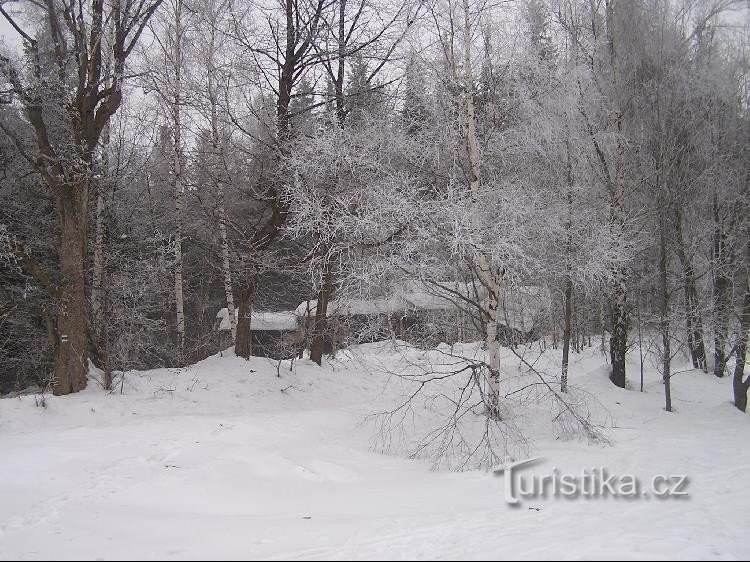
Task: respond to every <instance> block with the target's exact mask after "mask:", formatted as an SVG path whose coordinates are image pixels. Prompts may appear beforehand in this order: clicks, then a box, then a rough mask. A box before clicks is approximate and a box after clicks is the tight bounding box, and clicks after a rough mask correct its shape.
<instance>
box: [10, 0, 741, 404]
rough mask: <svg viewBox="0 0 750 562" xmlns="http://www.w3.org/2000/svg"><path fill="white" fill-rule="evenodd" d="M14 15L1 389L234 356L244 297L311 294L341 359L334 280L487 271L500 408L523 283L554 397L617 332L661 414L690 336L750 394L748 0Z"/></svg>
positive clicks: (627, 380) (622, 365)
mask: <svg viewBox="0 0 750 562" xmlns="http://www.w3.org/2000/svg"><path fill="white" fill-rule="evenodd" d="M0 13H1V14H2V19H3V20H4V23H5V24H6V25H5V26H4V27H3V29H5V30H6V31H5V43H4V44H3V45H2V48H1V50H0V53H1V54H0V74H1V75H2V86H0V88H1V89H2V96H1V98H2V99H0V101H1V102H2V104H1V105H0V159H1V162H2V163H1V165H2V175H1V176H0V200H1V201H2V204H1V205H0V392H10V391H14V390H22V389H25V388H27V387H30V386H36V387H37V388H41V389H43V390H48V391H51V392H54V393H55V394H57V395H61V394H68V393H72V392H77V391H80V390H82V389H83V388H84V387H85V386H86V385H87V372H88V370H89V362H91V363H93V364H94V365H96V366H97V367H99V368H101V369H102V370H103V372H104V373H105V376H104V380H101V381H98V382H99V383H100V384H101V385H102V387H103V389H109V388H111V387H112V385H113V380H114V381H116V377H118V376H119V375H120V374H121V373H122V372H124V371H127V370H129V369H147V368H153V367H158V366H182V365H187V364H190V363H192V362H195V361H197V360H199V359H202V358H205V357H207V356H209V355H211V354H214V353H217V352H218V351H219V350H220V348H221V341H220V338H219V334H218V333H217V331H216V329H215V319H216V313H217V311H219V310H220V309H221V308H228V310H229V319H230V322H231V334H232V338H233V339H234V345H235V351H236V353H237V355H239V356H243V357H247V356H249V355H250V354H251V353H252V348H251V347H252V346H251V345H250V342H251V338H250V330H251V326H250V320H251V315H250V312H251V311H252V310H268V311H273V310H289V309H293V308H294V307H296V306H297V305H298V304H299V303H300V302H301V301H305V300H313V299H314V300H316V301H317V304H316V307H317V310H316V315H315V319H316V320H315V322H313V323H312V325H311V326H310V329H309V334H308V335H307V338H306V342H307V344H308V346H309V350H310V357H311V359H312V360H314V361H316V362H317V363H319V364H320V363H321V361H322V360H323V355H324V352H325V345H324V342H325V338H326V334H327V333H328V331H329V330H330V329H331V327H330V326H329V325H328V324H329V323H328V322H327V318H328V316H327V306H328V303H329V302H330V301H331V300H332V299H334V298H336V299H345V298H374V297H378V296H382V295H384V294H387V293H388V292H389V291H390V290H392V288H393V287H396V286H398V284H400V283H403V282H405V281H418V282H419V283H422V284H423V285H424V287H426V288H430V287H433V286H436V285H441V284H442V285H443V286H445V285H444V284H445V283H447V282H461V283H464V284H470V285H471V286H473V287H475V288H476V290H475V291H474V292H469V293H462V292H456V294H455V301H456V306H457V307H458V308H462V309H465V310H466V312H467V313H469V314H471V315H472V318H474V319H475V321H476V322H477V325H478V326H479V327H480V329H481V331H482V334H483V339H484V341H485V345H486V348H487V360H486V362H485V365H484V368H483V370H482V372H481V377H479V376H478V377H477V378H476V384H477V385H481V387H482V388H483V389H484V390H483V392H482V397H483V400H484V401H485V405H486V408H487V413H488V415H489V416H490V417H496V416H497V417H499V416H501V415H502V414H501V411H502V396H503V394H504V392H503V390H502V388H500V387H501V384H500V377H499V370H500V364H499V359H498V355H499V348H500V346H501V344H502V343H503V342H501V338H500V337H499V335H498V334H499V332H500V330H499V326H501V325H503V318H502V315H501V312H500V311H501V310H502V306H501V301H502V299H503V295H504V294H505V292H506V291H508V290H512V289H515V288H520V287H525V286H536V287H543V288H544V289H545V294H548V295H549V297H550V298H549V299H548V300H549V303H548V306H547V308H548V309H549V313H548V314H547V315H546V316H545V321H544V323H543V324H542V325H540V326H539V327H538V336H539V337H540V338H543V341H544V342H545V345H549V346H555V347H559V348H560V349H561V350H562V368H561V372H560V373H559V376H560V378H559V384H560V387H559V391H561V392H562V393H564V392H565V391H566V389H567V385H568V367H567V365H568V360H569V357H570V354H572V353H576V352H577V351H579V350H580V349H581V348H582V347H584V346H599V347H601V352H602V353H603V354H604V355H605V356H606V358H607V361H608V363H609V365H610V368H611V377H610V378H611V381H612V383H613V384H614V385H617V386H620V387H623V388H631V389H633V390H637V389H638V385H639V373H638V372H637V371H634V370H633V369H631V368H629V367H628V368H626V360H625V357H626V354H638V353H639V352H640V354H641V357H643V353H644V350H645V352H646V353H647V355H648V356H650V357H651V356H653V355H654V354H656V355H657V356H658V357H659V358H660V359H659V369H660V372H661V374H662V376H663V380H664V383H665V397H666V402H665V406H666V409H667V410H671V403H670V385H671V384H672V375H673V374H674V367H673V365H674V364H683V363H684V361H685V359H686V358H687V359H688V360H689V361H690V363H692V366H693V367H694V368H696V369H702V370H704V371H706V376H717V377H725V376H730V377H733V381H734V383H733V389H734V396H731V397H730V396H727V400H730V399H731V400H733V401H734V403H735V404H736V406H737V407H738V408H739V409H740V410H745V409H746V406H747V396H748V388H750V379H749V378H748V377H747V376H746V375H745V374H744V365H745V356H746V351H747V343H748V332H749V331H750V245H748V238H749V237H750V221H749V220H748V204H749V203H750V196H749V194H748V190H749V189H750V121H749V116H748V100H749V98H748V85H749V82H748V76H749V74H748V71H749V70H750V68H749V67H748V63H749V62H750V58H748V57H749V55H750V50H749V48H750V43H749V42H748V40H749V39H750V35H749V34H748V31H750V28H748V24H749V21H750V20H748V15H747V14H748V4H747V2H746V1H745V0H516V1H503V2H497V3H487V2H479V1H475V0H461V1H459V0H430V1H418V0H273V1H269V2H255V1H250V0H204V1H196V0H90V1H85V2H84V1H81V2H76V1H72V0H70V1H69V0H28V1H12V0H3V1H1V2H0ZM235 314H236V317H237V321H236V322H235V321H234V318H235ZM642 362H643V359H642V360H641V364H642ZM570 375H571V381H570V382H571V384H574V383H575V381H574V376H575V375H574V373H571V374H570ZM640 376H642V373H641V375H640ZM88 384H93V383H92V382H90V381H89V382H88Z"/></svg>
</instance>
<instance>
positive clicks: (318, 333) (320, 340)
mask: <svg viewBox="0 0 750 562" xmlns="http://www.w3.org/2000/svg"><path fill="white" fill-rule="evenodd" d="M332 293H333V271H332V269H331V262H330V260H327V261H326V263H325V268H324V271H323V284H322V285H321V287H320V291H318V305H317V307H316V308H315V321H314V323H313V335H312V343H311V345H310V359H312V360H313V361H314V362H315V363H317V364H318V365H321V364H322V363H323V352H324V351H325V336H326V331H327V327H328V303H329V302H330V299H331V296H332Z"/></svg>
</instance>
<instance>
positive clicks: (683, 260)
mask: <svg viewBox="0 0 750 562" xmlns="http://www.w3.org/2000/svg"><path fill="white" fill-rule="evenodd" d="M675 234H676V245H675V249H676V252H677V257H678V258H679V260H680V264H681V265H682V276H683V284H684V286H685V323H686V325H687V340H688V350H689V352H690V359H691V361H692V363H693V368H694V369H703V371H708V366H707V364H706V346H705V343H704V340H703V320H702V318H701V313H700V308H699V306H700V302H699V300H698V289H697V287H696V283H695V271H694V269H693V263H692V261H691V259H690V257H689V256H688V255H687V251H686V249H685V239H684V236H683V232H682V211H681V210H680V208H679V207H676V208H675Z"/></svg>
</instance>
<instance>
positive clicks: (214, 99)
mask: <svg viewBox="0 0 750 562" xmlns="http://www.w3.org/2000/svg"><path fill="white" fill-rule="evenodd" d="M210 9H211V11H210V18H211V20H212V21H211V22H210V23H211V29H210V30H209V34H210V43H209V49H208V59H209V60H208V96H209V98H210V103H211V149H212V154H211V164H212V170H211V176H212V180H213V182H214V187H215V189H216V193H217V195H218V199H219V239H220V241H221V271H222V277H223V280H224V294H225V298H226V301H227V314H228V316H229V327H230V330H231V332H232V343H234V342H235V341H236V340H237V318H236V317H235V308H234V293H233V291H232V267H231V260H230V256H229V239H228V237H227V210H226V198H225V193H224V175H223V169H224V162H223V154H224V151H223V146H222V144H221V143H222V140H221V138H220V135H219V115H218V94H217V92H216V84H215V74H216V61H215V57H216V49H217V42H216V33H217V30H216V19H217V17H218V14H217V13H216V4H215V3H213V2H212V4H211V8H210Z"/></svg>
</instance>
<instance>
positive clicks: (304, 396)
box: [0, 342, 750, 560]
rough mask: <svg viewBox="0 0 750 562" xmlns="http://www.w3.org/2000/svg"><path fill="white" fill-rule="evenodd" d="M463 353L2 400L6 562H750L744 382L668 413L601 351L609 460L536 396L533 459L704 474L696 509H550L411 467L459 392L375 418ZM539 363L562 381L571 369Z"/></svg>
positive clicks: (127, 383)
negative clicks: (616, 372)
mask: <svg viewBox="0 0 750 562" xmlns="http://www.w3.org/2000/svg"><path fill="white" fill-rule="evenodd" d="M448 351H449V350H447V349H437V350H433V351H432V352H428V353H427V354H423V353H421V352H418V351H416V350H414V349H403V348H402V349H399V350H394V348H393V344H392V343H390V342H388V343H382V344H372V345H369V346H362V347H358V348H354V349H352V350H349V351H346V352H343V353H341V354H339V357H338V359H336V360H332V361H330V362H329V363H327V364H326V365H325V366H324V368H322V369H321V368H319V367H318V366H317V365H314V364H312V363H311V362H309V361H307V360H300V361H297V362H295V363H294V364H293V365H291V368H290V363H289V362H288V361H285V362H283V363H281V364H279V363H277V362H273V361H269V360H267V359H262V358H254V359H252V360H250V361H245V360H242V359H238V358H236V357H234V356H233V355H232V354H231V353H225V354H223V355H224V356H214V357H211V358H209V359H207V360H205V361H203V362H201V363H199V364H197V365H194V366H191V367H188V368H185V369H179V370H169V369H163V370H155V371H148V372H142V373H139V372H131V373H128V374H127V376H126V377H125V380H124V384H123V385H122V393H120V387H118V389H117V392H115V393H113V394H109V395H107V394H105V393H103V392H102V391H101V389H98V388H97V385H96V384H93V383H92V384H90V385H89V387H88V389H87V390H86V391H84V392H81V393H78V394H75V395H70V396H66V397H61V398H55V397H48V399H47V400H48V404H47V407H46V408H42V407H37V406H36V405H35V397H34V396H23V397H20V398H7V399H3V400H0V451H1V452H2V455H0V475H2V478H0V498H2V501H1V502H0V558H2V559H5V560H9V559H46V558H64V559H84V560H85V559H131V558H133V559H147V558H148V559H151V558H159V559H196V558H198V559H204V558H212V559H224V558H227V559H239V558H243V559H248V558H264V559H269V558H273V559H313V558H333V559H342V560H343V559H365V558H368V559H372V558H388V559H410V558H420V559H426V558H440V559H454V558H457V559H467V558H503V559H511V558H521V559H542V558H560V559H591V560H593V559H612V558H613V557H623V558H627V559H649V558H656V559H673V558H677V559H684V558H701V559H730V560H731V559H738V560H739V559H747V558H748V556H750V543H748V542H747V509H748V505H750V490H749V489H748V487H747V484H746V479H747V471H748V467H750V449H749V448H748V447H747V442H748V441H747V430H748V427H747V425H748V424H750V419H749V418H747V417H746V416H745V417H743V416H744V414H741V413H740V412H739V411H737V410H736V409H735V408H733V407H732V405H731V404H730V402H729V397H730V396H731V388H730V385H731V382H730V381H729V380H728V379H724V380H719V379H716V378H715V377H713V376H710V375H706V374H703V373H700V372H694V371H686V372H682V373H679V374H677V375H675V377H674V379H673V392H674V403H675V410H676V412H674V413H667V412H665V411H664V410H663V398H662V387H661V385H660V383H659V382H658V379H657V376H656V374H655V372H654V371H653V369H649V370H648V371H647V373H646V375H647V377H646V388H645V390H646V392H644V393H640V392H638V391H637V390H627V391H626V390H621V389H618V388H616V387H614V386H613V385H611V383H609V381H608V380H607V377H606V372H605V368H604V363H603V358H602V356H601V354H600V353H599V352H598V350H594V349H588V350H586V351H585V352H584V353H583V354H580V355H576V356H575V358H574V361H575V362H574V363H573V365H572V368H571V383H572V384H574V385H576V386H577V387H578V390H577V391H574V392H573V393H572V394H575V393H576V392H578V393H579V394H578V395H579V396H585V395H586V393H587V392H590V393H591V394H595V395H596V397H597V400H598V403H596V402H594V401H593V400H592V402H591V403H590V404H589V405H588V409H587V411H588V412H589V414H590V416H591V417H590V420H591V423H592V424H593V425H595V426H597V427H598V426H601V431H602V437H603V438H604V439H607V440H608V441H609V444H607V443H604V442H603V441H602V442H589V441H588V440H586V439H575V438H573V439H564V438H563V437H564V435H563V434H561V432H560V430H559V428H558V429H556V427H557V426H556V425H555V424H554V423H552V422H551V421H550V420H549V418H550V414H554V410H553V409H550V408H549V407H548V406H547V405H545V404H544V403H543V402H542V401H541V400H536V398H535V396H534V395H529V394H526V395H524V398H523V399H517V397H518V396H519V395H520V393H518V394H513V395H512V397H509V399H508V400H509V402H511V403H514V405H513V415H514V416H516V417H518V418H519V419H522V420H523V424H524V426H526V427H529V428H532V429H530V430H529V431H530V433H527V437H528V438H529V442H528V443H526V444H516V445H517V446H516V451H517V452H516V453H515V455H516V456H514V458H523V457H524V455H530V456H535V457H536V456H541V457H543V459H544V461H543V462H540V463H538V464H537V465H535V468H534V469H533V470H535V471H537V470H538V471H540V473H549V472H550V471H552V470H553V468H557V469H558V470H559V471H565V472H569V473H572V474H577V473H580V472H581V471H582V470H583V469H585V468H590V467H595V466H597V467H606V468H608V469H610V470H611V471H613V472H617V473H620V474H623V473H631V474H634V475H637V476H639V477H642V478H643V479H644V481H649V480H650V478H651V477H652V476H653V475H655V474H684V475H687V476H688V477H689V486H688V488H687V491H688V492H689V496H687V497H682V498H679V499H678V498H669V499H663V500H660V499H655V498H645V497H644V498H636V499H631V500H629V499H622V498H611V497H610V498H578V499H569V498H559V497H558V498H553V497H548V498H546V499H544V498H539V499H533V500H524V502H523V504H522V505H520V506H517V507H512V506H510V505H508V504H507V503H506V501H505V497H504V488H503V486H504V478H503V477H498V476H495V475H493V474H492V472H487V471H481V470H466V471H462V472H455V471H448V470H441V469H438V470H431V467H432V466H433V465H434V464H437V465H438V467H440V466H448V465H451V466H453V467H454V468H455V462H454V461H455V460H456V459H451V458H450V455H448V456H447V457H446V458H444V459H443V460H442V461H439V462H437V463H436V462H435V460H436V456H435V451H434V449H431V448H426V449H424V454H423V455H422V456H419V457H418V458H416V459H413V460H410V459H409V458H408V454H409V453H410V452H413V451H414V445H415V444H416V445H419V444H420V443H423V437H424V435H425V434H426V433H427V432H429V431H430V429H431V428H433V427H434V423H435V422H437V423H439V420H443V419H444V417H445V412H446V411H447V410H446V407H445V405H444V403H443V402H441V401H440V399H439V395H445V396H449V395H450V394H449V393H448V392H447V391H446V388H445V387H441V388H439V389H438V390H436V391H434V394H432V395H429V396H428V397H425V398H424V399H419V400H416V401H415V403H414V405H413V407H412V408H411V409H410V412H409V414H408V416H407V417H406V420H405V421H404V423H402V424H400V425H399V427H398V428H394V429H393V431H392V432H390V433H389V434H388V435H384V434H383V433H382V428H383V427H384V425H387V424H383V423H382V420H383V418H377V417H375V418H373V417H371V414H373V413H375V412H381V411H386V410H389V409H392V408H394V407H396V406H397V405H398V404H400V403H402V402H403V398H404V397H405V396H409V395H410V393H411V392H412V390H413V388H414V384H413V383H410V382H409V381H406V380H404V379H403V378H400V377H397V376H395V374H394V373H403V372H405V371H408V370H409V369H413V368H416V367H418V366H420V365H431V366H432V367H433V368H435V370H438V368H437V367H436V366H439V365H444V364H446V363H448V362H452V361H453V360H452V359H450V361H449V360H447V359H445V358H446V357H449V356H448V355H447V353H448ZM454 351H456V350H455V349H454ZM458 351H460V352H461V353H463V354H465V355H468V354H470V353H474V352H477V348H476V346H469V345H466V346H463V348H462V349H460V350H458ZM527 351H528V352H529V353H531V350H527ZM504 352H505V355H504V358H503V364H504V366H505V372H506V373H508V380H507V381H506V383H507V384H508V385H511V384H519V381H522V380H523V378H524V377H525V376H527V374H528V373H524V372H522V371H523V369H521V370H519V369H518V363H519V362H518V360H517V358H516V357H515V356H513V355H512V354H510V353H509V352H508V351H507V350H504ZM441 357H442V358H443V359H441ZM536 357H537V360H536V363H535V364H536V365H547V366H549V367H550V368H553V367H554V366H555V365H556V364H559V355H558V352H556V351H551V350H548V351H546V352H544V353H542V354H541V356H539V354H537V356H536ZM632 367H633V368H632V369H631V370H630V372H631V373H637V370H638V368H637V365H635V364H634V365H633V366H632ZM676 370H679V369H676ZM513 381H515V382H513ZM479 418H481V416H477V419H479ZM467 424H468V426H470V425H471V424H472V422H471V421H468V422H467ZM461 427H464V426H461ZM657 428H658V431H656V430H657ZM470 430H471V429H470V428H469V431H470ZM384 444H390V447H388V448H385V449H384V448H383V446H384ZM381 450H383V451H384V452H385V453H387V454H381V453H380V452H378V451H381ZM454 453H455V454H458V452H457V451H455V452H454ZM529 470H531V469H529Z"/></svg>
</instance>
